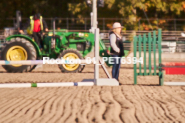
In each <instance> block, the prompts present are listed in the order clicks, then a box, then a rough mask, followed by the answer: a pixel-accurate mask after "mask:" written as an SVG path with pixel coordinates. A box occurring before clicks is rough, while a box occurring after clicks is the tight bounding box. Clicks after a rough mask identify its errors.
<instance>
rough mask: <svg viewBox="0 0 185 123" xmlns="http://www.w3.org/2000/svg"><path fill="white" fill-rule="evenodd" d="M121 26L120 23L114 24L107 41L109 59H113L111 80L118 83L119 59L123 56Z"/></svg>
mask: <svg viewBox="0 0 185 123" xmlns="http://www.w3.org/2000/svg"><path fill="white" fill-rule="evenodd" d="M122 28H123V26H121V24H120V23H118V22H115V23H114V24H113V28H112V29H111V32H110V33H109V40H110V46H111V51H110V54H111V57H113V62H114V64H113V67H112V78H115V79H116V80H118V81H119V69H120V66H121V57H122V56H124V55H125V54H124V47H123V42H122V36H121V30H122Z"/></svg>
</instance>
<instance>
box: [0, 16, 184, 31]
mask: <svg viewBox="0 0 185 123" xmlns="http://www.w3.org/2000/svg"><path fill="white" fill-rule="evenodd" d="M44 19H45V21H46V23H47V25H48V27H49V29H52V28H53V27H52V23H53V22H52V21H53V18H44ZM27 20H28V18H22V23H23V24H24V23H25V22H26V21H27ZM127 21H128V19H127V18H98V27H99V28H100V30H109V29H110V27H111V25H112V24H113V23H114V22H120V23H121V24H122V25H123V26H125V28H126V30H134V27H133V26H131V25H129V24H128V23H127ZM149 21H150V23H151V25H152V27H153V29H156V30H157V29H158V28H162V29H163V31H164V30H168V31H184V30H185V19H175V18H174V19H158V18H156V19H149ZM15 22H16V18H7V19H5V20H3V23H0V29H3V28H4V27H13V26H14V24H15ZM136 26H137V28H138V31H141V30H151V28H150V25H149V24H148V21H147V20H146V19H139V20H137V21H136ZM57 28H62V29H68V30H85V31H88V30H89V29H90V28H91V19H90V18H80V19H79V18H56V29H57Z"/></svg>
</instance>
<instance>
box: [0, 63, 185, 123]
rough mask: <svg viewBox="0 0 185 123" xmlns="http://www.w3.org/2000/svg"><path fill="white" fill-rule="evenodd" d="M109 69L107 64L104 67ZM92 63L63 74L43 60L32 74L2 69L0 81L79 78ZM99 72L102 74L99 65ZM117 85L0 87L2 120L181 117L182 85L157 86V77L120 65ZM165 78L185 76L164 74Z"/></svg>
mask: <svg viewBox="0 0 185 123" xmlns="http://www.w3.org/2000/svg"><path fill="white" fill-rule="evenodd" d="M108 71H109V72H111V68H108ZM93 77H94V66H93V65H89V66H86V67H85V69H84V71H83V72H82V73H73V74H72V73H61V72H60V70H59V68H58V66H57V65H43V67H42V68H38V69H36V70H34V71H32V72H31V73H6V72H5V71H4V69H3V68H2V67H0V83H30V82H80V81H82V80H83V79H90V78H91V79H93ZM100 77H101V78H105V77H106V75H105V74H104V72H103V70H102V69H101V70H100ZM119 80H120V83H121V84H122V85H120V86H118V87H108V86H91V87H57V88H9V89H8V88H1V89H0V123H9V122H10V123H32V122H33V123H75V122H76V123H93V122H96V123H121V122H125V123H138V122H140V123H174V122H181V123H184V122H185V86H173V87H172V86H158V84H159V81H158V77H157V76H154V77H152V76H147V77H138V85H133V69H126V68H124V67H123V66H122V68H121V70H120V78H119ZM164 81H185V75H165V77H164Z"/></svg>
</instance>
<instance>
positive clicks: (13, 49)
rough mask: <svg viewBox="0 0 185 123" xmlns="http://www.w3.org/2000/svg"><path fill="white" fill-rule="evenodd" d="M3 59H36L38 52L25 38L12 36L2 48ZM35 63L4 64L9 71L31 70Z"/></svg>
mask: <svg viewBox="0 0 185 123" xmlns="http://www.w3.org/2000/svg"><path fill="white" fill-rule="evenodd" d="M0 55H1V60H7V61H20V60H36V59H37V53H36V50H35V48H34V46H33V45H32V44H31V43H30V42H29V41H28V40H26V39H24V38H19V37H17V38H12V39H11V40H10V41H8V42H6V43H5V45H4V46H3V47H2V50H1V54H0ZM34 66H35V65H20V64H17V65H16V64H15V65H2V67H3V68H4V69H5V70H6V71H7V72H13V73H15V72H30V71H31V70H33V67H34Z"/></svg>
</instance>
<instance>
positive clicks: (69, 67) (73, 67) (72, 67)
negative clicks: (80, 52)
mask: <svg viewBox="0 0 185 123" xmlns="http://www.w3.org/2000/svg"><path fill="white" fill-rule="evenodd" d="M67 58H68V59H69V60H70V59H79V57H78V56H77V55H76V54H75V53H67V54H65V55H64V56H63V59H64V60H66V59H67ZM63 67H64V68H65V69H66V70H68V71H74V70H76V69H77V68H78V67H79V64H63Z"/></svg>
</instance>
